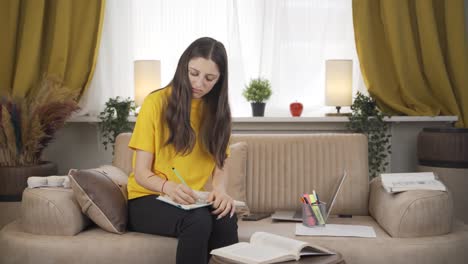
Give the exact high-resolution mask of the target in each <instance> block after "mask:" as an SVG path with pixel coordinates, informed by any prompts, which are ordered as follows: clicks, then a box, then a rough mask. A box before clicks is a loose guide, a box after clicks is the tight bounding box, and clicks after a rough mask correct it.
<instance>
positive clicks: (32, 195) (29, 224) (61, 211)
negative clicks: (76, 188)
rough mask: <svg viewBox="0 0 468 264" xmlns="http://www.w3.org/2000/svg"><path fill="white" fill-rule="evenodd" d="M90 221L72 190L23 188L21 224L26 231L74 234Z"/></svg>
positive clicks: (42, 233)
mask: <svg viewBox="0 0 468 264" xmlns="http://www.w3.org/2000/svg"><path fill="white" fill-rule="evenodd" d="M89 223H90V221H89V219H88V218H87V217H86V216H85V215H83V214H82V213H81V208H80V205H79V204H78V202H77V201H76V200H75V198H74V196H73V191H72V190H71V189H65V188H51V187H47V188H34V189H30V188H26V189H25V190H24V192H23V200H22V202H21V225H22V228H23V230H24V231H25V232H28V233H32V234H41V235H45V234H46V235H62V236H73V235H76V234H77V233H79V232H81V231H82V230H83V229H84V228H85V227H86V226H88V225H89Z"/></svg>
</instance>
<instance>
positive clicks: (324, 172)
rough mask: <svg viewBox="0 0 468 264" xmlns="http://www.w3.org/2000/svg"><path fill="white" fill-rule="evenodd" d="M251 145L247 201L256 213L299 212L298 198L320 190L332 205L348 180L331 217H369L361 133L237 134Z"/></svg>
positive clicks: (235, 139) (364, 140) (237, 138)
mask: <svg viewBox="0 0 468 264" xmlns="http://www.w3.org/2000/svg"><path fill="white" fill-rule="evenodd" d="M231 141H232V142H233V143H235V142H246V143H247V145H248V159H247V183H246V186H247V203H248V205H249V209H250V211H252V212H274V211H275V210H282V209H284V210H300V206H301V203H300V202H299V195H300V194H302V193H312V191H313V190H315V191H316V192H317V193H319V194H320V198H321V200H323V201H325V202H329V201H330V199H331V196H332V192H333V188H334V187H335V185H336V184H337V182H338V181H339V179H340V178H341V176H342V175H343V171H344V170H346V171H347V172H348V177H347V179H346V181H345V182H344V183H343V188H342V189H341V191H340V194H339V195H338V197H337V200H336V204H335V205H334V207H333V210H332V212H331V214H352V215H368V214H369V212H368V203H369V196H368V195H369V177H368V166H367V138H366V136H364V135H362V134H348V133H341V134H338V133H326V134H294V135H291V134H258V135H255V134H233V135H232V138H231Z"/></svg>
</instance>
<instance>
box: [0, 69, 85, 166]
mask: <svg viewBox="0 0 468 264" xmlns="http://www.w3.org/2000/svg"><path fill="white" fill-rule="evenodd" d="M78 93H79V91H78V90H72V89H70V88H69V87H66V86H65V85H64V84H63V81H62V80H61V79H60V78H58V77H54V76H48V75H44V76H43V77H42V79H41V80H40V81H39V82H38V85H37V86H36V87H35V88H34V89H32V90H31V91H30V92H29V93H28V94H27V95H26V96H25V97H24V98H14V97H12V96H10V95H6V96H2V97H1V98H0V167H10V166H31V165H39V164H41V163H42V160H41V155H42V152H43V151H44V149H45V148H46V147H47V146H48V145H49V144H50V143H51V142H52V140H53V139H54V135H55V132H57V131H58V130H59V129H60V128H62V127H63V125H64V124H65V121H66V120H67V119H68V118H69V117H70V115H71V114H72V113H73V112H75V111H76V110H78V109H79V106H78V103H77V97H78Z"/></svg>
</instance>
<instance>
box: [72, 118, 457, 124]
mask: <svg viewBox="0 0 468 264" xmlns="http://www.w3.org/2000/svg"><path fill="white" fill-rule="evenodd" d="M384 120H386V121H388V122H395V123H399V122H456V121H457V120H458V117H457V116H392V117H390V118H385V119H384ZM129 121H130V122H135V121H136V117H135V116H131V117H130V118H129ZM67 122H72V123H79V122H84V123H99V122H101V121H100V120H99V118H98V117H97V116H76V117H73V118H70V119H69V120H68V121H67ZM232 122H233V123H234V124H235V123H347V122H348V117H346V116H307V117H233V118H232Z"/></svg>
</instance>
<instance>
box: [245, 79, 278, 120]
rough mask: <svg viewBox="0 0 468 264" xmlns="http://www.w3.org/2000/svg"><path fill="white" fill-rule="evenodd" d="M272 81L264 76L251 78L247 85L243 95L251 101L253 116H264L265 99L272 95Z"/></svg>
mask: <svg viewBox="0 0 468 264" xmlns="http://www.w3.org/2000/svg"><path fill="white" fill-rule="evenodd" d="M271 93H272V91H271V84H270V81H268V80H267V79H264V78H261V77H260V78H256V79H251V80H250V83H249V84H248V85H246V86H245V89H244V91H243V93H242V95H243V96H244V97H245V99H247V101H249V102H250V104H251V106H252V115H253V116H263V115H264V113H265V101H267V100H268V99H269V98H270V96H271Z"/></svg>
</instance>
